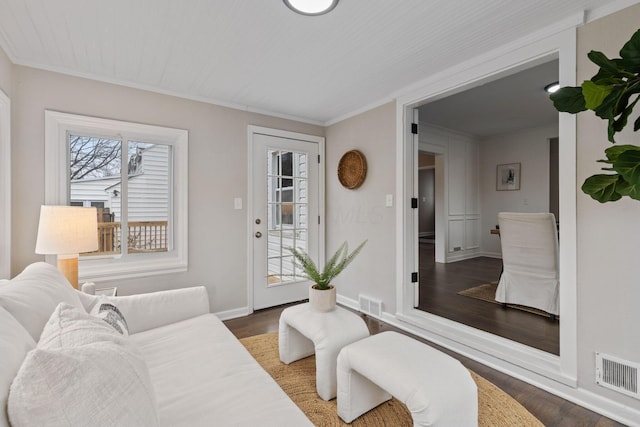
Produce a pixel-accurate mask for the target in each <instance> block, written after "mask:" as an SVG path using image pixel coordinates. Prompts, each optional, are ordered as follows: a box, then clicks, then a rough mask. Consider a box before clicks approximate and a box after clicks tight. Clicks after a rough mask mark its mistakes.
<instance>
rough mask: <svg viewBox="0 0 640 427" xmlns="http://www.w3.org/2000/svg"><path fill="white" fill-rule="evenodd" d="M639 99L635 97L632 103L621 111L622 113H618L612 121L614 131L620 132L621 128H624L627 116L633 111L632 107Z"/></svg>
mask: <svg viewBox="0 0 640 427" xmlns="http://www.w3.org/2000/svg"><path fill="white" fill-rule="evenodd" d="M639 99H640V98H636V100H635V101H633V103H632V104H631V105H629V106H628V107H626V108H625V109H624V110H623V111H622V114H620V116H619V117H618V118H617V119H616V120H615V121H614V123H613V130H614V132H620V131H621V130H622V129H624V127H625V126H626V125H627V119H628V118H629V116H630V115H631V113H632V112H633V107H635V106H636V104H637V103H638V100H639Z"/></svg>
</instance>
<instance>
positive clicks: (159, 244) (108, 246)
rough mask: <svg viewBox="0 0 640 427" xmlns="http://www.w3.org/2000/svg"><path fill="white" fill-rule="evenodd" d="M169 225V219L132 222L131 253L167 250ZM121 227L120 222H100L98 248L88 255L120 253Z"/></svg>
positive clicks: (130, 228) (129, 243) (130, 230)
mask: <svg viewBox="0 0 640 427" xmlns="http://www.w3.org/2000/svg"><path fill="white" fill-rule="evenodd" d="M167 225H168V222H167V221H140V222H130V223H129V237H128V239H127V244H128V248H129V253H144V252H166V251H167V248H168V245H169V240H168V237H167ZM120 228H121V226H120V223H119V222H99V223H98V250H97V251H96V252H90V253H87V254H86V255H108V254H119V253H120V248H121V245H120V238H121V230H120Z"/></svg>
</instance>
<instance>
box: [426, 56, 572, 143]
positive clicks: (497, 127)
mask: <svg viewBox="0 0 640 427" xmlns="http://www.w3.org/2000/svg"><path fill="white" fill-rule="evenodd" d="M558 65H559V64H558V60H554V61H551V62H547V63H545V64H542V65H537V66H535V67H532V68H529V69H527V70H524V71H520V72H518V73H516V74H512V75H510V76H507V77H503V78H501V79H498V80H495V81H492V82H490V83H486V84H484V85H482V86H478V87H474V88H473V89H469V90H466V91H464V92H460V93H457V94H455V95H451V96H448V97H446V98H443V99H439V100H437V101H434V102H431V103H428V104H425V105H423V106H421V107H420V122H424V123H429V124H432V125H436V126H439V127H443V128H447V129H451V130H455V131H458V132H462V133H465V134H467V135H471V136H475V137H478V138H486V137H489V136H493V135H500V134H505V133H510V132H515V131H519V130H522V129H530V128H534V127H541V126H552V125H557V124H558V111H557V110H556V109H555V108H554V107H553V103H552V102H551V100H549V95H548V94H547V93H546V92H545V91H544V87H545V86H546V85H548V84H549V83H553V82H557V81H558Z"/></svg>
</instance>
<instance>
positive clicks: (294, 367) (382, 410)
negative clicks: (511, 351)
mask: <svg viewBox="0 0 640 427" xmlns="http://www.w3.org/2000/svg"><path fill="white" fill-rule="evenodd" d="M240 342H242V344H244V346H245V347H246V348H247V350H249V352H250V353H251V355H252V356H253V357H254V358H255V359H256V360H257V361H258V363H259V364H260V365H261V366H262V367H263V368H264V369H265V370H266V371H267V372H268V373H269V374H270V375H271V376H272V377H273V379H275V380H276V382H277V383H278V384H279V385H280V387H281V388H282V389H283V390H284V392H285V393H287V395H289V397H290V398H291V400H293V401H294V402H295V404H296V405H298V407H299V408H300V409H302V411H303V412H304V413H305V415H306V416H307V417H308V418H309V419H310V420H311V422H313V423H314V424H315V425H316V426H346V425H349V424H346V423H344V422H342V420H341V419H340V418H339V417H338V410H337V403H336V399H333V400H331V401H329V402H326V401H324V400H322V399H320V398H319V397H318V395H317V394H316V368H315V366H316V361H315V357H314V356H310V357H307V358H305V359H302V360H299V361H297V362H294V363H291V364H289V365H285V364H284V363H282V362H280V358H279V356H278V334H277V333H271V334H264V335H256V336H253V337H249V338H243V339H241V340H240ZM371 357H375V355H371ZM469 372H470V373H471V376H472V377H473V379H474V380H475V382H476V384H477V385H478V425H479V426H483V427H503V426H504V427H513V426H523V427H526V426H537V427H538V426H542V423H541V422H540V421H538V419H537V418H535V417H534V416H533V415H531V413H530V412H528V411H527V410H526V409H525V408H524V407H523V406H522V405H520V404H519V403H518V402H516V401H515V400H514V399H513V398H512V397H511V396H509V395H508V394H506V393H505V392H503V391H502V390H500V389H499V388H498V387H496V386H495V385H493V384H492V383H490V382H489V381H487V380H485V379H484V378H482V377H481V376H479V375H477V374H475V373H474V372H472V371H469ZM351 425H353V426H356V427H357V426H411V425H412V422H411V415H410V413H409V411H408V410H407V408H406V407H405V406H404V405H403V404H402V403H400V402H399V401H398V400H396V399H392V400H390V401H388V402H386V403H383V404H382V405H380V406H378V407H377V408H375V409H373V410H371V411H369V412H367V413H366V414H364V415H362V416H361V417H359V418H357V419H356V420H354V421H353V423H351Z"/></svg>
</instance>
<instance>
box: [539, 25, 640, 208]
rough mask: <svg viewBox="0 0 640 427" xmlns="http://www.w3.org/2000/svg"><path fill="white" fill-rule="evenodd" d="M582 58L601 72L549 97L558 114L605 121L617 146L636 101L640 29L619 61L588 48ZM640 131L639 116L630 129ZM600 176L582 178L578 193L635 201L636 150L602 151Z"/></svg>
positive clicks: (639, 178) (639, 183) (638, 194)
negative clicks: (587, 114)
mask: <svg viewBox="0 0 640 427" xmlns="http://www.w3.org/2000/svg"><path fill="white" fill-rule="evenodd" d="M587 57H588V58H589V59H590V60H591V62H593V63H594V64H596V65H597V66H598V67H600V69H599V70H598V72H597V73H596V75H594V76H593V77H592V78H591V80H585V81H584V82H583V83H582V85H581V86H578V87H569V86H568V87H563V88H561V89H559V90H558V91H557V92H555V93H552V94H551V95H550V98H551V100H552V101H553V105H554V107H555V108H556V109H557V110H558V111H562V112H566V113H571V114H577V113H579V112H582V111H586V110H591V111H593V112H594V113H595V114H596V115H597V116H598V117H600V118H601V119H603V120H607V122H608V126H607V136H608V139H609V141H610V142H611V143H612V144H615V143H616V140H615V136H616V133H618V132H620V131H622V130H623V129H624V128H625V126H627V123H628V120H629V117H630V116H631V113H632V112H633V108H634V107H635V106H636V104H637V103H638V100H639V99H640V30H638V31H636V32H635V33H634V34H633V36H631V39H630V40H629V41H628V42H626V43H625V45H624V46H623V47H622V49H621V50H620V58H614V59H609V58H607V56H606V55H605V54H603V53H602V52H597V51H594V50H592V51H591V52H589V54H588V55H587ZM638 129H640V117H638V118H636V120H635V122H634V125H633V130H634V131H638ZM604 153H605V156H606V159H602V160H598V162H600V163H604V164H605V165H606V166H605V167H603V168H602V170H603V171H605V172H608V173H605V174H597V175H593V176H590V177H589V178H587V179H586V180H585V182H584V184H583V185H582V191H583V192H585V193H586V194H588V195H590V196H591V197H592V198H593V199H595V200H597V201H599V202H600V203H606V202H613V201H616V200H619V199H621V198H622V197H624V196H627V197H630V198H632V199H635V200H640V147H639V146H636V145H617V146H612V147H610V148H607V149H606V150H605V152H604Z"/></svg>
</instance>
